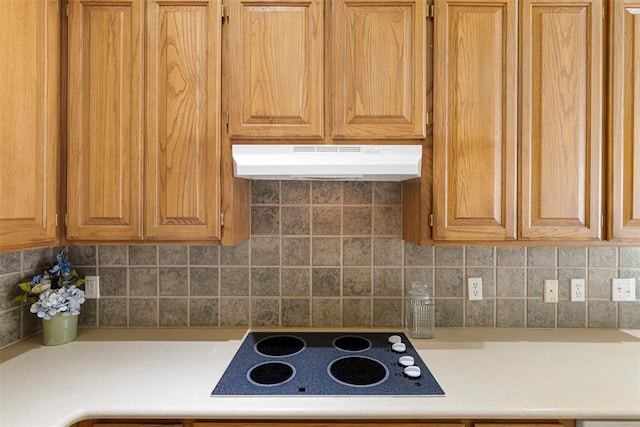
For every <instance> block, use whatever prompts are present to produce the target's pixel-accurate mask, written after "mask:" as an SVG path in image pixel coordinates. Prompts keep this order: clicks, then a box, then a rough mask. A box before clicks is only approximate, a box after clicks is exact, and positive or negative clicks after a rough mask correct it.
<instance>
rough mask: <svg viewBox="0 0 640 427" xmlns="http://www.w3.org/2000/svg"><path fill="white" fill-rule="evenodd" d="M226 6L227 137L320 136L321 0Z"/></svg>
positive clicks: (321, 115) (246, 3) (322, 40)
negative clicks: (227, 69)
mask: <svg viewBox="0 0 640 427" xmlns="http://www.w3.org/2000/svg"><path fill="white" fill-rule="evenodd" d="M228 6H229V13H228V15H229V19H228V24H227V26H226V29H227V31H228V32H229V44H228V54H229V70H230V71H229V107H228V108H229V135H230V137H233V138H235V137H259V138H270V137H283V138H301V137H304V138H321V137H322V134H323V125H324V124H323V96H324V84H323V79H324V74H323V68H322V67H323V58H324V46H323V43H324V32H323V2H322V0H310V1H309V0H285V1H261V2H258V3H252V2H243V1H240V0H233V1H229V2H228Z"/></svg>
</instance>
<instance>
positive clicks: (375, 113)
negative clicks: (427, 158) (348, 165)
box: [330, 0, 427, 139]
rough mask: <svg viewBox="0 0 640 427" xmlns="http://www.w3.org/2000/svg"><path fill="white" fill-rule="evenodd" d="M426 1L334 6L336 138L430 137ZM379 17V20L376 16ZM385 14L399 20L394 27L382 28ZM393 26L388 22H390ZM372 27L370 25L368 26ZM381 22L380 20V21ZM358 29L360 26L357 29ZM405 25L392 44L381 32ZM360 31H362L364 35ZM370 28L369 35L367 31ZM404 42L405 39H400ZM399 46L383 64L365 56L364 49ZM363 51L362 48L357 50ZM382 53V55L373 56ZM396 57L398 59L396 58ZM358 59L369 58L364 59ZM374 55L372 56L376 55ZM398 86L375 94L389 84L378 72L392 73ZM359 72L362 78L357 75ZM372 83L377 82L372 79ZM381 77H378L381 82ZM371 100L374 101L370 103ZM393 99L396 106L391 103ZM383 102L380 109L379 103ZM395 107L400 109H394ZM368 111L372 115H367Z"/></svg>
mask: <svg viewBox="0 0 640 427" xmlns="http://www.w3.org/2000/svg"><path fill="white" fill-rule="evenodd" d="M426 3H427V2H426V1H422V0H414V1H406V0H336V1H334V2H333V10H332V20H331V24H332V30H333V34H332V35H331V38H332V43H331V51H330V56H331V63H332V70H333V72H332V74H331V79H332V92H331V103H332V109H333V121H332V136H333V137H335V138H347V139H371V138H396V139H422V138H425V136H426V83H425V80H426V32H427V29H426V27H427V22H426V21H427V18H426V10H427V4H426ZM376 15H377V16H376ZM380 16H383V17H385V20H386V19H391V20H392V24H393V23H394V22H393V19H396V18H398V19H397V21H398V22H397V23H395V27H394V26H393V25H384V26H382V25H377V26H375V25H374V24H375V23H376V22H378V20H379V19H380ZM385 23H387V24H388V22H386V21H385ZM367 24H368V25H367ZM378 24H379V22H378ZM354 27H355V28H354ZM397 27H402V30H404V31H405V32H404V33H401V34H400V35H402V36H403V37H399V35H398V34H397V33H395V32H394V33H393V36H394V37H393V42H391V41H389V39H384V36H385V35H389V34H384V33H382V32H381V31H378V32H374V31H371V28H382V29H384V30H392V29H397ZM358 30H360V31H361V33H365V34H360V33H359V32H358ZM367 30H368V31H367ZM399 40H400V41H399ZM385 43H386V45H387V46H391V47H393V48H396V49H397V51H395V52H394V51H391V55H389V56H388V57H387V56H385V57H384V58H382V60H380V59H379V58H377V57H375V56H376V55H370V56H366V54H367V53H368V52H367V51H365V49H364V47H368V46H373V47H379V46H378V45H383V44H385ZM358 47H360V48H358ZM373 53H374V54H377V55H380V54H381V53H380V52H373ZM393 53H395V55H393ZM358 55H361V56H364V57H359V56H358ZM372 56H373V57H372ZM395 64H399V65H398V67H399V68H400V69H399V70H396V71H397V74H398V75H400V77H399V78H396V79H394V81H393V82H394V83H396V82H397V84H398V86H399V87H396V88H395V89H394V88H393V87H389V88H388V90H386V91H385V92H384V93H383V94H382V95H384V96H383V98H384V99H378V98H381V96H382V95H381V94H378V95H377V96H374V95H372V94H373V93H375V92H376V91H378V92H379V91H380V89H379V87H384V84H385V83H386V81H385V80H384V78H381V76H380V75H379V73H378V68H381V69H393V68H396V67H393V66H392V65H395ZM358 73H360V75H358ZM367 77H368V78H369V79H373V80H374V81H372V82H369V81H367V80H368V79H367ZM376 77H377V78H376ZM367 97H369V102H368V101H367ZM392 100H394V102H391V101H392ZM374 101H379V104H380V105H375V102H374ZM393 104H398V105H395V107H397V109H395V110H394V109H392V108H391V106H393ZM368 110H369V111H368Z"/></svg>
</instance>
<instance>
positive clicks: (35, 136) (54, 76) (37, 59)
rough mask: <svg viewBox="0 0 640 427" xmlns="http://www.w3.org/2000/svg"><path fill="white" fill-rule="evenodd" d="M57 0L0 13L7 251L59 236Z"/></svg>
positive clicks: (10, 5) (2, 216) (7, 6)
mask: <svg viewBox="0 0 640 427" xmlns="http://www.w3.org/2000/svg"><path fill="white" fill-rule="evenodd" d="M57 7H58V4H57V2H56V1H51V0H48V1H37V2H36V1H9V2H4V3H3V5H2V13H1V14H0V56H1V57H2V58H5V61H4V63H3V65H2V66H1V67H2V72H1V75H2V78H1V79H0V93H2V96H1V97H0V117H1V119H0V200H2V202H1V203H0V252H5V251H9V250H19V249H22V248H30V247H36V246H42V245H51V244H55V242H56V236H57V233H56V214H57V209H58V185H59V179H58V174H59V171H58V158H59V152H58V150H59V147H60V146H59V141H60V136H59V134H60V127H59V122H60V120H59V113H60V106H59V102H60V98H59V84H60V81H59V75H60V61H59V58H60V45H59V32H60V16H59V14H58V13H57Z"/></svg>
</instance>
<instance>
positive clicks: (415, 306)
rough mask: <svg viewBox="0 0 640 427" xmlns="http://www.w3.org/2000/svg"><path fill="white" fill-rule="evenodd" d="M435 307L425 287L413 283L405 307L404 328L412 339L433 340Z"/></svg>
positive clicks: (418, 283) (420, 283)
mask: <svg viewBox="0 0 640 427" xmlns="http://www.w3.org/2000/svg"><path fill="white" fill-rule="evenodd" d="M435 319H436V307H435V303H434V301H433V298H431V295H430V294H429V292H428V291H427V285H426V284H425V283H422V282H413V283H412V284H411V289H410V290H409V297H408V298H407V300H406V305H405V323H404V324H405V328H406V330H407V334H408V335H409V336H410V337H412V338H433V330H434V328H435Z"/></svg>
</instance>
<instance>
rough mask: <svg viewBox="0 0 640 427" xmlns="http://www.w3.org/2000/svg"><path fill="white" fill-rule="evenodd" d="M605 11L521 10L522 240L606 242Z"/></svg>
mask: <svg viewBox="0 0 640 427" xmlns="http://www.w3.org/2000/svg"><path fill="white" fill-rule="evenodd" d="M602 13H603V7H602V3H601V1H599V0H594V1H587V2H585V1H582V0H580V1H567V2H563V4H562V5H556V4H555V2H553V1H550V0H525V1H523V2H522V11H521V17H522V19H521V31H520V34H521V51H520V52H521V78H520V95H521V109H520V120H521V133H520V143H521V159H522V162H521V171H520V175H521V188H520V193H521V213H520V215H521V224H520V238H521V239H544V240H590V239H596V240H597V239H600V238H601V236H602V232H601V225H600V224H601V223H600V219H601V214H602V178H603V177H602V173H603V172H602V163H603V157H602V156H603V139H602V138H603V134H602V131H603V119H604V118H603V115H602V112H603V109H602V104H603V60H604V57H603V49H604V46H603V36H604V33H603V28H602V25H603V15H602Z"/></svg>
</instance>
